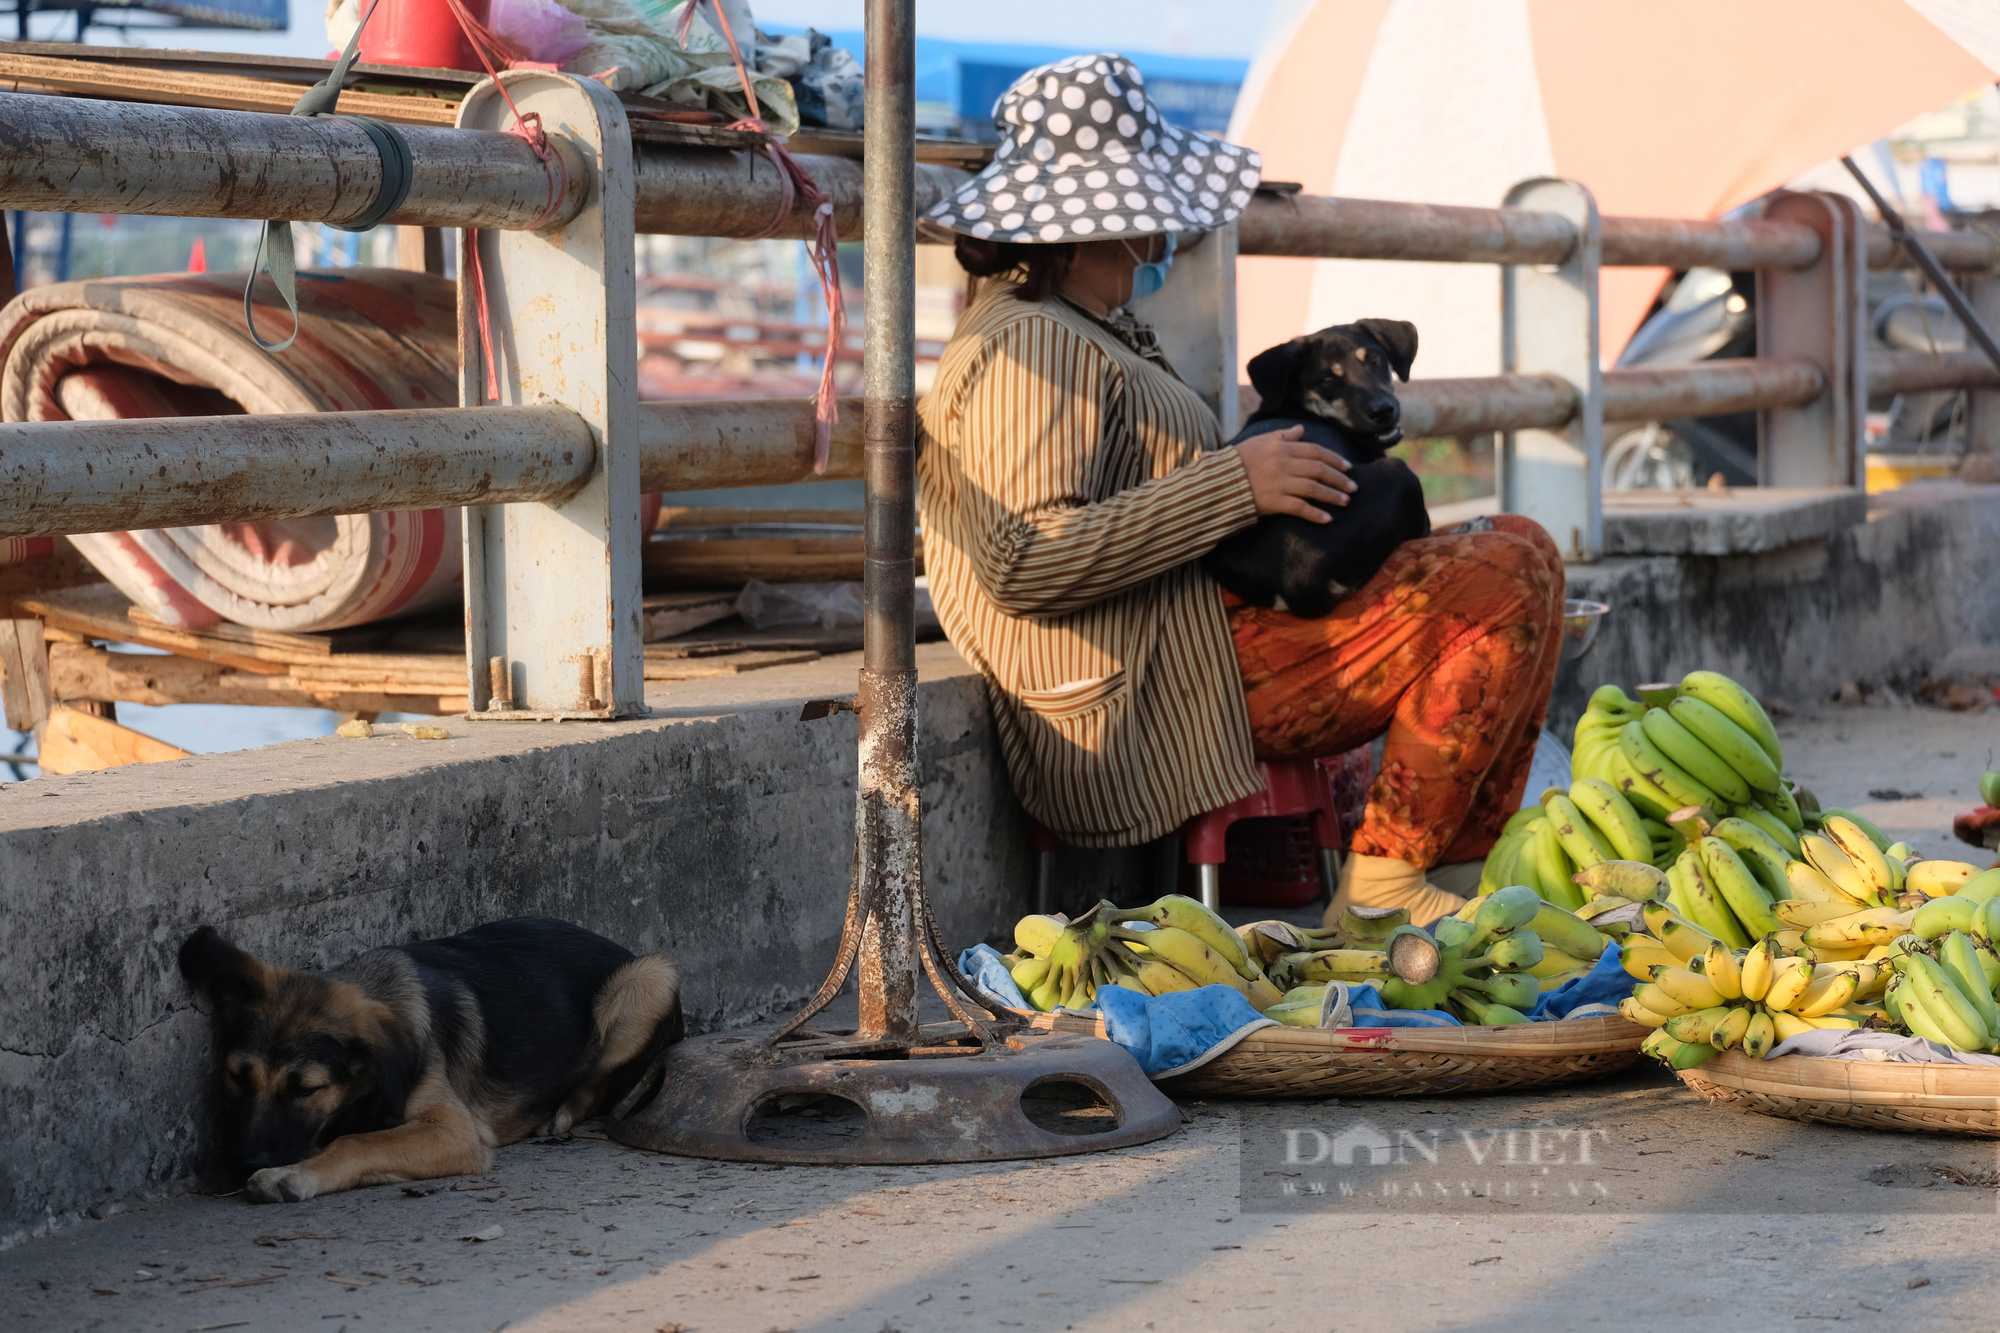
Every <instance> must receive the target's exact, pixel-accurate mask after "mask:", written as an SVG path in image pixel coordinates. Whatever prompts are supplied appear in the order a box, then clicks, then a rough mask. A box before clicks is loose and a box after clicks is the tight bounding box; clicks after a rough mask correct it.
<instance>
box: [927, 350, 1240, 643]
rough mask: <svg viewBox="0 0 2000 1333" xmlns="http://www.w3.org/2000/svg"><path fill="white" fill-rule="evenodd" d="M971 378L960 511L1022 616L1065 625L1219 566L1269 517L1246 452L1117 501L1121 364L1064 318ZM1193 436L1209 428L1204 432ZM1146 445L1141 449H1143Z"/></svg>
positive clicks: (991, 573) (1218, 456) (996, 584)
mask: <svg viewBox="0 0 2000 1333" xmlns="http://www.w3.org/2000/svg"><path fill="white" fill-rule="evenodd" d="M982 361H983V363H984V364H983V365H981V366H979V367H976V368H973V369H972V371H971V375H970V379H971V383H970V384H969V385H968V387H967V391H966V397H965V400H964V409H963V420H962V422H961V423H960V430H961V432H962V433H961V437H960V438H961V439H962V440H963V441H964V448H963V449H962V450H961V451H960V456H959V457H958V458H957V459H956V460H955V462H956V463H957V464H958V466H959V468H960V469H961V473H962V475H961V483H960V485H959V487H958V501H959V504H960V505H961V506H962V507H963V510H964V513H963V516H962V521H961V523H960V525H959V526H960V530H961V531H962V532H964V533H965V534H966V535H967V544H968V551H967V554H968V556H969V558H970V561H971V564H972V567H973V570H974V572H975V573H976V575H977V576H978V578H979V581H980V584H981V586H982V587H983V588H984V589H985V590H986V594H987V596H989V597H990V598H992V599H993V602H994V604H995V605H996V606H998V607H999V608H1000V609H1001V610H1003V611H1005V612H1007V613H1008V614H1010V615H1018V616H1028V615H1061V614H1064V613H1066V612H1070V611H1075V610H1079V609H1081V608H1083V607H1086V606H1089V605H1091V604H1092V603H1094V602H1099V601H1102V600H1103V599H1104V598H1106V597H1110V596H1112V595H1113V594H1115V593H1118V592H1122V591H1124V590H1125V589H1126V588H1129V587H1132V586H1133V585H1135V584H1139V583H1143V582H1145V581H1146V580H1148V579H1151V578H1154V577H1157V576H1158V575H1160V574H1162V573H1164V572H1166V571H1167V570H1169V569H1172V568H1174V567H1175V566H1176V565H1180V564H1184V563H1186V562H1187V561H1189V560H1193V559H1195V558H1197V557H1198V556H1201V555H1203V554H1205V553H1206V552H1207V551H1208V550H1209V549H1210V548H1212V547H1213V546H1214V545H1215V544H1216V543H1217V542H1219V541H1221V540H1222V539H1223V538H1224V537H1226V536H1228V535H1229V534H1230V533H1232V532H1234V531H1236V530H1237V529H1238V528H1242V527H1245V526H1248V525H1249V524H1250V523H1251V522H1253V521H1254V520H1255V519H1256V517H1257V502H1256V498H1255V496H1254V494H1253V492H1252V488H1251V484H1250V475H1249V473H1248V472H1247V471H1245V469H1244V466H1243V462H1242V460H1241V459H1240V458H1239V457H1238V456H1237V454H1236V452H1235V450H1233V449H1225V450H1218V451H1215V452H1211V453H1208V454H1205V455H1203V456H1201V457H1200V458H1198V459H1196V460H1195V461H1194V462H1193V463H1191V464H1189V465H1188V466H1186V467H1183V468H1180V469H1177V470H1176V471H1174V472H1172V473H1171V474H1169V475H1167V476H1164V477H1159V478H1156V479H1154V480H1151V481H1146V482H1142V483H1140V484H1139V485H1136V486H1132V487H1129V488H1127V489H1125V490H1121V491H1118V492H1116V493H1115V494H1112V495H1110V496H1109V497H1107V498H1104V499H1097V498H1096V497H1097V496H1098V495H1100V494H1102V492H1103V491H1104V489H1105V488H1106V486H1107V484H1109V483H1108V482H1107V479H1106V477H1105V475H1104V473H1105V471H1106V470H1107V469H1109V468H1112V467H1113V466H1115V464H1116V462H1117V461H1118V460H1117V459H1116V457H1115V454H1116V452H1117V451H1116V450H1115V449H1113V448H1112V447H1110V445H1109V443H1108V441H1107V440H1106V438H1105V437H1106V434H1107V433H1108V432H1115V431H1120V430H1123V429H1124V427H1123V424H1122V423H1121V422H1119V421H1118V420H1117V419H1116V412H1115V408H1114V406H1113V405H1114V403H1115V401H1116V399H1117V396H1118V393H1119V390H1120V388H1121V386H1120V384H1119V383H1118V376H1119V374H1120V371H1119V368H1118V366H1117V363H1116V362H1115V361H1114V360H1113V359H1112V358H1111V357H1110V356H1109V355H1107V354H1106V353H1105V352H1104V350H1103V349H1102V348H1099V347H1097V346H1096V345H1094V344H1093V343H1091V342H1090V340H1088V339H1087V338H1083V337H1081V336H1079V335H1078V334H1076V333H1075V332H1074V331H1072V330H1070V329H1067V328H1065V327H1063V326H1062V325H1060V324H1057V323H1056V322H1054V321H1052V320H1044V319H1033V320H1022V321H1020V322H1018V323H1016V324H1014V325H1012V326H1011V327H1009V328H1007V329H1005V330H1003V331H1001V332H1000V333H998V334H996V335H995V336H994V337H993V339H992V340H991V342H990V343H989V344H988V346H987V347H986V349H985V355H984V356H983V357H982ZM1188 425H1189V429H1190V430H1194V429H1199V423H1197V422H1194V421H1192V420H1190V422H1189V423H1188ZM1132 447H1138V446H1136V445H1135V446H1132Z"/></svg>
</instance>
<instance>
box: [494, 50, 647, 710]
mask: <svg viewBox="0 0 2000 1333" xmlns="http://www.w3.org/2000/svg"><path fill="white" fill-rule="evenodd" d="M500 77H501V78H502V79H504V80H505V81H506V88H507V90H508V92H509V93H511V95H512V98H513V101H512V103H511V104H510V103H509V102H508V101H506V100H505V99H503V98H502V96H501V89H500V88H499V87H498V86H496V85H494V84H491V83H485V84H481V85H479V87H478V88H476V89H474V90H473V92H472V93H471V94H470V95H469V96H468V97H467V98H466V99H465V101H464V102H463V103H461V104H460V106H459V112H458V114H459V122H460V124H461V125H463V126H467V127H472V128H477V129H485V130H491V131H504V129H505V127H506V126H508V125H509V124H511V123H513V120H514V116H515V107H516V106H518V107H519V108H520V114H521V115H523V116H530V115H538V116H540V117H541V119H542V123H543V124H546V125H550V126H560V127H562V132H561V134H560V136H553V135H552V136H551V138H552V139H553V138H556V137H561V138H564V139H566V140H567V141H568V144H567V148H566V150H565V151H567V152H570V153H572V154H573V155H574V158H573V161H572V162H571V164H570V165H569V166H568V168H567V170H568V171H569V172H571V173H572V175H571V179H572V180H574V179H576V178H577V177H579V176H580V177H581V178H582V180H583V182H584V184H585V185H586V186H587V190H586V194H587V198H588V202H587V203H586V204H585V206H584V207H583V209H582V210H581V211H579V212H578V213H577V215H576V216H575V217H574V218H572V219H571V220H570V221H569V222H567V223H565V224H564V225H562V226H560V227H555V228H550V229H546V230H542V231H527V230H508V231H497V230H496V231H486V230H481V231H473V230H467V231H466V232H465V233H464V235H463V237H462V238H461V247H460V254H459V272H460V273H461V274H462V275H464V277H463V278H462V279H461V281H460V282H459V285H458V307H459V316H458V319H459V323H458V328H459V336H458V344H459V400H460V402H461V404H463V405H464V406H466V407H471V406H474V405H477V404H480V403H483V402H485V401H486V400H487V398H488V396H489V390H490V391H491V393H492V394H493V395H495V396H497V398H498V400H499V401H500V402H502V403H510V404H525V403H531V402H555V403H560V404H562V405H563V406H565V407H568V408H570V409H571V410H572V411H574V412H575V413H576V415H577V416H579V417H581V418H582V419H583V421H584V423H585V424H586V425H587V426H588V428H589V430H590V434H591V436H592V439H593V441H594V443H595V446H596V457H597V466H596V468H595V469H594V470H593V471H592V473H591V475H590V478H589V480H587V481H586V482H585V483H584V485H583V486H582V487H580V488H579V489H578V490H577V491H576V492H575V493H574V494H571V495H568V496H566V497H564V498H563V499H562V500H560V501H559V502H556V503H551V504H506V505H476V506H473V507H471V508H469V509H467V510H466V513H465V526H464V534H465V537H464V541H465V590H466V600H465V651H466V694H467V696H468V697H469V698H470V699H471V701H472V712H471V716H472V717H475V718H482V719H486V720H522V721H526V720H530V719H550V718H556V719H560V718H579V719H581V718H600V719H608V718H616V717H630V716H632V715H633V714H635V713H640V712H643V711H644V710H645V706H646V699H645V681H644V660H643V656H642V652H643V650H642V649H641V647H640V641H639V640H640V631H641V626H642V620H643V612H642V611H641V609H640V603H641V591H640V575H639V547H640V543H641V541H642V540H643V537H642V534H641V533H640V531H639V451H640V441H639V398H638V393H639V391H638V379H639V370H638V331H637V324H636V322H635V318H634V314H633V301H634V299H635V298H634V291H633V278H632V264H633V242H632V200H633V177H634V174H635V173H634V168H633V161H632V137H631V130H630V126H629V125H628V124H627V122H626V119H625V109H624V107H623V106H622V105H620V103H619V101H618V98H617V96H616V94H614V93H612V92H610V91H609V90H608V89H606V88H605V87H604V86H603V85H602V84H600V83H598V82H596V81H595V80H592V79H579V78H576V77H573V76H571V75H567V74H555V73H547V72H542V71H529V70H509V71H507V72H506V73H504V74H502V75H501V76H500ZM498 137H503V138H514V137H516V136H513V135H509V134H505V133H504V132H503V133H501V134H500V135H499V136H498ZM475 256H476V262H475ZM489 350H490V353H491V356H492V364H491V365H488V364H487V362H486V356H487V354H488V352H489Z"/></svg>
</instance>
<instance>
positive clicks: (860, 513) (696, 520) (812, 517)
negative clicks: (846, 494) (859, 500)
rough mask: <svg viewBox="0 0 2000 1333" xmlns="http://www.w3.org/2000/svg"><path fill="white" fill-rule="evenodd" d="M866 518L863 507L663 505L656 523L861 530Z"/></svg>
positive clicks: (670, 525)
mask: <svg viewBox="0 0 2000 1333" xmlns="http://www.w3.org/2000/svg"><path fill="white" fill-rule="evenodd" d="M867 519H868V515H867V511H865V510H861V509H694V508H691V507H688V506H686V505H662V506H661V507H660V521H659V522H658V523H657V524H655V525H654V526H656V527H661V528H740V527H745V526H749V525H755V526H759V527H766V526H771V525H777V526H790V525H793V524H798V523H811V524H820V525H825V526H828V527H840V528H854V529H855V530H857V531H859V530H860V529H861V528H862V527H863V526H864V525H865V524H866V523H867ZM829 535H831V534H829Z"/></svg>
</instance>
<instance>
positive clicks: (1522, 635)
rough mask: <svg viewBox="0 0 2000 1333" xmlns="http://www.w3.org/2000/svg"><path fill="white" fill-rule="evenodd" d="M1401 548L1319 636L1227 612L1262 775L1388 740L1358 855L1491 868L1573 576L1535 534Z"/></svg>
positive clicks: (1234, 605)
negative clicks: (1265, 768) (1489, 859)
mask: <svg viewBox="0 0 2000 1333" xmlns="http://www.w3.org/2000/svg"><path fill="white" fill-rule="evenodd" d="M1491 524H1492V527H1491V530H1488V531H1476V532H1448V533H1445V534H1442V535H1434V536H1430V537H1426V538H1424V539H1423V540H1421V541H1413V542H1405V543H1404V544H1403V545H1402V546H1401V547H1399V548H1398V549H1397V550H1396V553H1395V554H1394V555H1392V556H1390V557H1389V561H1388V563H1387V564H1385V565H1383V566H1382V568H1381V570H1380V571H1379V572H1378V573H1377V574H1376V575H1375V577H1374V578H1373V579H1371V580H1369V582H1368V583H1367V584H1366V585H1365V586H1364V587H1362V588H1360V589H1359V590H1357V591H1356V592H1354V593H1352V594H1351V595H1349V596H1348V597H1347V598H1346V599H1345V600H1343V601H1342V602H1341V603H1340V604H1339V605H1338V606H1336V607H1335V608H1334V609H1333V612H1332V614H1330V615H1328V616H1326V617H1324V618H1322V619H1319V620H1303V619H1300V618H1299V617H1297V616H1294V615H1289V614H1287V613H1285V612H1283V611H1275V610H1267V609H1265V608H1263V607H1258V606H1251V605H1249V604H1247V603H1244V602H1241V601H1239V600H1237V599H1236V598H1234V597H1229V598H1228V602H1229V625H1230V633H1231V635H1232V636H1233V637H1234V639H1235V642H1236V661H1237V664H1238V666H1239V667H1240V668H1241V669H1242V672H1243V685H1244V690H1245V694H1246V697H1247V699H1248V702H1249V705H1250V730H1251V735H1252V737H1253V739H1254V741H1255V744H1256V751H1257V757H1258V758H1259V759H1303V758H1316V757H1320V756H1325V755H1334V754H1341V753H1344V752H1345V751H1348V750H1352V749H1354V748H1356V747H1357V746H1361V745H1365V744H1367V743H1368V742H1370V741H1372V740H1374V739H1375V738H1376V737H1377V736H1383V735H1384V734H1385V733H1386V740H1385V742H1384V746H1383V753H1382V765H1381V770H1380V771H1379V772H1378V773H1377V774H1376V777H1375V781H1374V784H1373V785H1372V786H1371V787H1370V788H1369V790H1368V806H1367V809H1366V811H1365V812H1364V813H1363V815H1362V819H1361V827H1360V828H1359V829H1357V830H1353V831H1352V834H1353V836H1352V840H1351V841H1352V847H1353V850H1355V851H1357V852H1361V853H1363V854H1365V855H1370V856H1386V857H1393V858H1395V859H1396V860H1399V861H1407V862H1409V863H1411V864H1412V865H1418V866H1423V867H1426V868H1428V867H1430V866H1434V865H1438V864H1444V863H1450V862H1456V861H1470V860H1475V859H1477V858H1479V857H1483V856H1485V855H1486V853H1487V852H1488V851H1489V850H1490V849H1491V848H1492V846H1493V840H1494V838H1495V837H1496V836H1497V835H1498V834H1499V831H1500V826H1501V825H1502V824H1504V823H1505V822H1506V821H1507V817H1508V816H1509V815H1511V814H1512V813H1513V812H1514V811H1515V810H1517V809H1519V808H1520V805H1521V799H1522V795H1523V792H1522V789H1523V788H1524V787H1525V786H1526V784H1527V781H1528V768H1529V765H1530V764H1531V763H1532V762H1533V760H1534V754H1535V741H1536V739H1537V738H1538V737H1539V736H1540V735H1541V731H1542V723H1543V720H1544V718H1545V717H1546V716H1547V714H1548V710H1549V691H1550V689H1551V688H1552V687H1553V686H1554V683H1555V672H1556V661H1557V657H1558V655H1559V649H1560V635H1561V618H1562V604H1563V565H1562V557H1561V556H1560V555H1559V554H1558V553H1557V551H1556V547H1555V543H1553V542H1552V541H1550V540H1549V536H1548V534H1547V533H1545V532H1543V531H1542V529H1541V527H1540V525H1538V524H1536V523H1535V522H1534V521H1533V520H1530V519H1525V518H1521V517H1519V516H1517V515H1511V514H1503V515H1500V516H1498V517H1496V518H1494V519H1492V520H1491Z"/></svg>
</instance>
